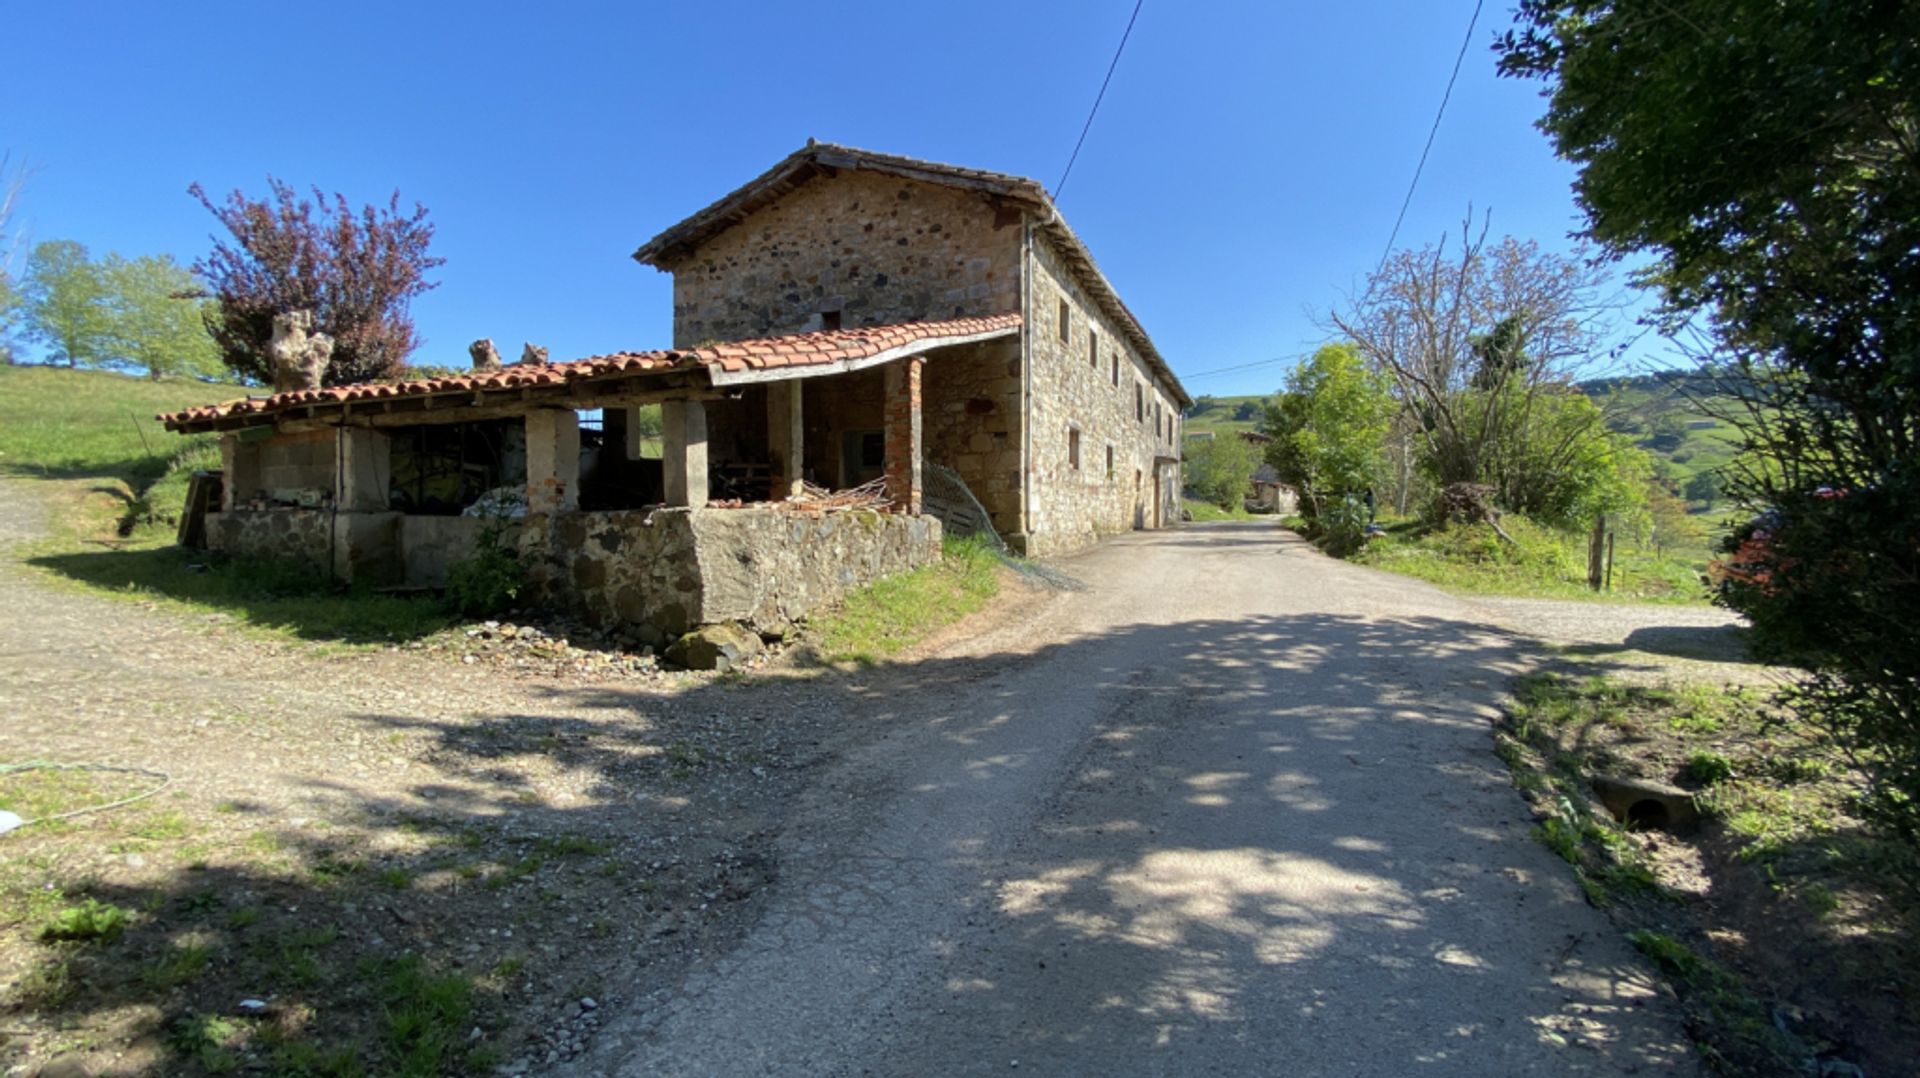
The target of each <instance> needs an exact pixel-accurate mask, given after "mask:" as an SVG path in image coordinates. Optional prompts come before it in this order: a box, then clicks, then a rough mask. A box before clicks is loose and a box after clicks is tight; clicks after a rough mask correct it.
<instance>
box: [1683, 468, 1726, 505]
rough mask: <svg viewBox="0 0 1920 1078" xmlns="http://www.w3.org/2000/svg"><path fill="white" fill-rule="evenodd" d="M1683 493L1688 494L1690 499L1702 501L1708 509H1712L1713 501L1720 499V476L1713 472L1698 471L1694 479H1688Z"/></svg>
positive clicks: (1691, 500)
mask: <svg viewBox="0 0 1920 1078" xmlns="http://www.w3.org/2000/svg"><path fill="white" fill-rule="evenodd" d="M1683 493H1685V494H1686V496H1687V500H1688V501H1690V502H1700V503H1701V504H1703V505H1705V506H1706V507H1707V508H1708V509H1712V508H1713V503H1714V502H1717V501H1719V500H1720V477H1719V476H1717V475H1715V474H1714V473H1712V472H1699V473H1696V474H1695V475H1694V477H1693V478H1692V479H1689V480H1687V485H1686V487H1685V488H1683Z"/></svg>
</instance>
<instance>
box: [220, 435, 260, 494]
mask: <svg viewBox="0 0 1920 1078" xmlns="http://www.w3.org/2000/svg"><path fill="white" fill-rule="evenodd" d="M262 444H263V443H262V442H257V441H256V442H246V441H241V439H240V436H239V435H238V434H223V435H221V436H220V511H221V512H223V513H231V512H233V511H234V510H235V509H238V508H242V507H244V506H245V505H246V504H247V502H249V501H251V500H252V498H253V496H254V495H255V494H258V493H260V446H261V445H262Z"/></svg>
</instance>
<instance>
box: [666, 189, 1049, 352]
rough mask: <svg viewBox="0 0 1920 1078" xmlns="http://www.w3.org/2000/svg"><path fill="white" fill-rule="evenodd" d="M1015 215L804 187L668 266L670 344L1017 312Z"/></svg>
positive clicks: (917, 197) (948, 197) (960, 195)
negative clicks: (830, 325)
mask: <svg viewBox="0 0 1920 1078" xmlns="http://www.w3.org/2000/svg"><path fill="white" fill-rule="evenodd" d="M1020 233H1021V230H1020V227H1019V220H1018V217H1017V215H1011V214H1008V215H1000V214H996V212H995V211H994V208H993V207H992V206H990V205H989V204H988V203H987V202H985V201H984V200H983V199H981V198H980V197H979V196H977V195H974V194H971V193H968V192H963V191H955V190H951V189H948V188H944V187H937V186H933V185H930V184H924V183H915V182H912V181H908V180H901V179H896V178H891V177H885V176H878V175H874V174H872V173H866V172H843V173H841V174H840V175H838V176H835V177H832V178H826V177H821V178H817V179H814V180H812V181H811V182H808V183H806V184H804V185H802V186H801V187H799V188H798V189H796V190H795V191H793V192H791V193H790V194H788V195H787V196H786V197H784V198H782V199H781V200H780V201H779V202H776V203H774V204H773V205H771V206H768V207H765V208H763V209H760V210H758V211H756V212H755V213H753V214H752V215H750V216H749V217H748V218H747V219H746V220H744V221H742V222H740V223H739V224H737V225H735V226H733V227H732V228H730V229H727V230H726V231H725V232H722V233H720V234H719V235H717V236H715V237H713V238H712V239H711V240H709V241H707V243H706V244H705V245H704V246H702V247H701V248H700V249H699V250H698V251H697V252H696V253H695V254H694V255H693V256H692V257H690V258H688V259H687V260H686V261H684V262H682V263H680V264H679V265H677V266H674V267H673V344H674V347H676V348H689V347H692V346H694V345H698V344H702V343H705V342H709V341H735V340H746V339H750V338H756V337H769V336H775V335H779V334H785V333H800V332H804V331H807V330H814V329H819V328H821V314H822V312H828V311H838V312H840V315H841V324H842V325H843V326H845V327H847V328H853V327H855V326H873V325H888V324H892V323H897V322H909V321H915V320H932V319H944V318H958V317H978V316H982V315H991V314H1009V313H1014V312H1017V311H1018V310H1019V309H1020Z"/></svg>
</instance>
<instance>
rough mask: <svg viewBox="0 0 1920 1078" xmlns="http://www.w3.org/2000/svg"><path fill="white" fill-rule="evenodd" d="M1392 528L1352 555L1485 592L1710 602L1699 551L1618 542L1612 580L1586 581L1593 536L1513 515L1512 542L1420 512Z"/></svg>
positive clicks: (1484, 528) (1506, 524)
mask: <svg viewBox="0 0 1920 1078" xmlns="http://www.w3.org/2000/svg"><path fill="white" fill-rule="evenodd" d="M1385 527H1386V534H1384V535H1376V536H1374V537H1373V538H1371V539H1369V540H1368V541H1367V544H1366V546H1364V547H1362V548H1361V549H1360V550H1359V551H1358V552H1357V553H1356V554H1355V555H1354V556H1353V559H1352V560H1353V561H1355V562H1357V563H1359V564H1361V565H1370V566H1372V567H1374V568H1376V569H1385V570H1387V571H1389V572H1394V573H1400V574H1402V575H1403V576H1411V577H1415V578H1417V579H1420V580H1425V581H1427V582H1428V583H1431V584H1438V585H1440V586H1441V587H1443V588H1447V589H1449V590H1451V591H1457V592H1466V593H1469V594H1478V595H1519V596H1525V597H1529V598H1549V597H1550V598H1556V599H1601V600H1605V599H1627V600H1632V601H1634V602H1672V603H1705V602H1707V592H1706V588H1705V586H1704V585H1702V584H1701V583H1700V574H1701V573H1702V572H1703V571H1704V570H1705V566H1706V554H1705V552H1704V551H1700V552H1696V553H1697V557H1695V556H1683V555H1680V554H1673V553H1662V552H1659V551H1654V550H1640V549H1634V548H1632V547H1631V545H1630V544H1626V543H1622V544H1618V545H1617V547H1616V549H1615V553H1614V566H1613V588H1612V590H1611V591H1607V592H1595V591H1593V590H1592V589H1591V588H1589V587H1588V586H1587V556H1586V540H1585V539H1584V538H1583V537H1580V536H1573V535H1568V534H1566V533H1564V532H1560V531H1556V530H1554V529H1552V528H1546V527H1542V526H1540V525H1538V524H1535V523H1533V522H1532V521H1529V520H1527V519H1525V518H1524V517H1518V516H1513V515H1508V516H1506V517H1504V518H1502V520H1501V527H1502V528H1504V529H1505V530H1506V532H1507V534H1508V535H1510V536H1512V537H1513V539H1514V541H1513V542H1511V543H1509V542H1507V541H1506V540H1503V539H1501V538H1500V537H1499V536H1498V535H1496V534H1495V533H1494V530H1493V529H1492V528H1491V527H1489V526H1488V525H1485V524H1473V525H1458V524H1456V525H1452V526H1449V527H1443V528H1428V527H1427V526H1426V525H1425V524H1423V523H1421V522H1419V521H1417V520H1403V521H1398V522H1391V523H1388V524H1387V525H1386V526H1385Z"/></svg>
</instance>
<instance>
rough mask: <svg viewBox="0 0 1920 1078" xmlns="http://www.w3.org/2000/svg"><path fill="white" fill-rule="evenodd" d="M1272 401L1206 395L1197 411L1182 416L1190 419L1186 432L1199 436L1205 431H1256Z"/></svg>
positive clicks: (1198, 400) (1199, 399) (1196, 401)
mask: <svg viewBox="0 0 1920 1078" xmlns="http://www.w3.org/2000/svg"><path fill="white" fill-rule="evenodd" d="M1272 399H1273V398H1271V397H1213V396H1207V395H1205V394H1203V395H1201V396H1199V397H1196V398H1195V399H1194V402H1193V407H1191V408H1189V409H1187V410H1186V412H1184V413H1182V414H1183V415H1184V416H1185V417H1186V431H1187V433H1188V434H1196V433H1199V432H1201V431H1213V432H1215V433H1220V432H1224V431H1242V430H1256V429H1258V428H1259V426H1260V417H1261V414H1262V412H1261V409H1262V407H1263V406H1264V405H1265V404H1266V403H1267V402H1268V401H1269V400H1272Z"/></svg>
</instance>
